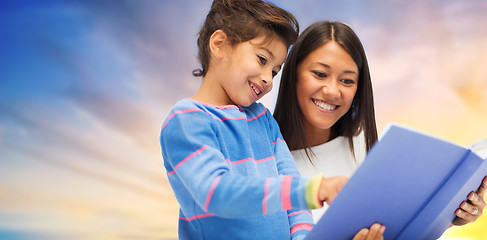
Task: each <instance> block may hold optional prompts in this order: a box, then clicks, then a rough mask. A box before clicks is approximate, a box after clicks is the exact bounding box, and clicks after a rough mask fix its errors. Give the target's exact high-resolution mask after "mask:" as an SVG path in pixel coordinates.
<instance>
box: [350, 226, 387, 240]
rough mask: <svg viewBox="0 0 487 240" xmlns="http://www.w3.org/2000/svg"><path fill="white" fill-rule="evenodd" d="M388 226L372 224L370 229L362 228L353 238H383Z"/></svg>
mask: <svg viewBox="0 0 487 240" xmlns="http://www.w3.org/2000/svg"><path fill="white" fill-rule="evenodd" d="M385 230H386V227H385V226H383V225H380V224H378V223H374V224H372V227H370V229H367V228H362V229H361V230H360V231H359V232H358V233H357V234H356V235H355V237H354V238H353V240H383V239H384V236H383V235H384V231H385Z"/></svg>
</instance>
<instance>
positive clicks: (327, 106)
mask: <svg viewBox="0 0 487 240" xmlns="http://www.w3.org/2000/svg"><path fill="white" fill-rule="evenodd" d="M313 103H314V104H315V105H316V106H318V107H320V108H322V109H324V110H328V111H331V110H335V109H336V108H337V105H331V104H328V103H325V102H322V101H319V100H316V99H313Z"/></svg>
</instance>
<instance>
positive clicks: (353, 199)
mask: <svg viewBox="0 0 487 240" xmlns="http://www.w3.org/2000/svg"><path fill="white" fill-rule="evenodd" d="M474 146H475V147H476V148H477V150H472V149H467V148H464V147H461V146H458V145H456V144H453V143H451V142H447V141H444V140H441V139H439V138H436V137H433V136H429V135H426V134H424V133H420V132H418V131H415V130H412V129H409V128H406V127H402V126H399V125H389V126H388V128H387V130H386V131H385V132H384V134H383V136H382V138H381V139H380V140H379V141H378V142H377V143H376V144H374V146H373V147H372V148H371V150H370V151H369V153H368V154H367V157H366V158H365V160H364V162H363V164H362V165H361V166H360V167H359V168H358V169H357V171H356V172H355V173H354V175H353V176H352V177H351V178H350V180H349V181H348V182H347V184H346V185H345V186H344V187H343V189H342V190H341V191H340V193H339V194H338V195H337V197H336V198H335V200H334V201H333V202H332V203H331V204H330V207H329V208H328V210H327V211H326V213H325V214H324V215H323V217H322V218H321V219H320V220H319V222H318V223H317V224H316V225H315V227H314V228H313V230H312V231H311V232H310V233H309V234H308V236H307V237H306V239H307V240H314V239H334V240H340V239H352V238H353V237H354V236H355V234H356V233H357V232H358V231H359V230H360V229H362V228H369V227H370V226H371V225H372V224H373V223H376V222H377V223H381V224H383V225H385V226H386V230H385V232H384V239H385V240H389V239H400V240H410V239H437V238H439V237H440V236H441V235H442V234H443V232H444V231H445V230H446V229H447V228H448V226H449V225H450V224H451V222H452V221H453V219H454V218H455V213H454V211H455V210H456V209H457V208H458V207H459V205H460V203H461V202H462V201H463V200H466V197H467V195H468V194H469V193H470V192H471V191H476V190H477V189H478V187H479V186H480V183H481V181H482V179H483V178H484V176H486V175H487V161H486V160H485V158H487V156H486V155H483V156H482V157H481V156H480V155H482V153H481V152H482V151H483V152H484V153H483V154H485V152H486V151H487V141H484V142H479V143H478V144H476V145H474Z"/></svg>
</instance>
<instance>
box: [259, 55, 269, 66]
mask: <svg viewBox="0 0 487 240" xmlns="http://www.w3.org/2000/svg"><path fill="white" fill-rule="evenodd" d="M258 57H259V61H260V63H261V64H262V65H265V64H266V63H267V59H265V57H261V56H258Z"/></svg>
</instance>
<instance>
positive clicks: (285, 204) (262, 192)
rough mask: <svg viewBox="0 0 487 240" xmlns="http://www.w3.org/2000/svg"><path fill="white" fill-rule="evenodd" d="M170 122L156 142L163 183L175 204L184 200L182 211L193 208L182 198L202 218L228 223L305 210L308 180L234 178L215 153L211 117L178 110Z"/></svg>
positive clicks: (295, 173) (234, 175)
mask: <svg viewBox="0 0 487 240" xmlns="http://www.w3.org/2000/svg"><path fill="white" fill-rule="evenodd" d="M179 113H184V114H179ZM169 116H170V117H168V118H167V119H166V121H165V122H164V124H163V128H162V130H161V137H160V141H161V148H162V154H163V158H164V165H165V167H166V171H167V176H168V179H169V181H170V182H171V185H172V186H173V191H174V192H175V195H176V197H178V196H179V198H178V201H179V200H180V199H183V200H182V201H180V204H181V207H188V208H189V207H193V206H192V205H189V204H192V203H191V201H186V202H185V201H184V198H185V197H181V196H183V195H184V196H186V197H187V196H190V198H192V199H193V200H194V201H195V202H196V204H197V205H198V207H200V208H201V209H203V210H204V211H205V212H207V213H209V214H215V215H217V216H220V217H227V218H237V217H243V216H250V215H256V214H262V213H264V214H272V213H276V212H278V211H283V210H289V209H296V210H304V209H308V204H307V203H306V197H305V192H306V189H307V187H306V182H307V180H308V179H306V178H302V177H299V176H297V171H294V172H289V171H285V173H286V175H287V173H290V174H291V175H295V176H284V175H280V176H278V177H270V178H265V177H257V176H255V177H251V178H249V177H247V176H242V175H239V174H233V173H232V172H231V171H230V170H229V164H228V162H227V161H228V159H225V157H224V156H223V154H222V152H221V151H220V150H219V149H220V148H219V142H218V139H217V132H216V128H215V125H214V120H213V119H212V118H211V116H210V115H208V114H207V113H206V112H204V111H202V110H198V109H183V110H179V111H174V110H173V111H172V113H171V114H170V115H169ZM287 152H289V151H287ZM286 168H287V167H286ZM174 186H177V187H176V188H175V187H174ZM185 204H188V206H185ZM311 221H312V220H311Z"/></svg>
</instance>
